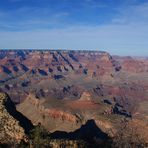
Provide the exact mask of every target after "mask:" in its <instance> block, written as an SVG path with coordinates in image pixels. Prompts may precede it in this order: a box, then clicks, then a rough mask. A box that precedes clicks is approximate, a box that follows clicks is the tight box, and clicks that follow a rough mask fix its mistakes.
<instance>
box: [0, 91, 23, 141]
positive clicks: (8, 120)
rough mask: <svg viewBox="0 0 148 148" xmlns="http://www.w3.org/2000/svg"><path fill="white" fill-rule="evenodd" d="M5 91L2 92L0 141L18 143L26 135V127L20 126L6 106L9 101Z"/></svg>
mask: <svg viewBox="0 0 148 148" xmlns="http://www.w3.org/2000/svg"><path fill="white" fill-rule="evenodd" d="M8 99H9V98H8V96H7V95H6V94H5V93H0V143H1V144H4V143H13V142H14V143H15V142H16V143H17V142H19V141H20V140H21V139H23V138H24V136H25V131H24V129H23V128H22V127H21V126H20V123H19V121H17V120H16V119H15V118H14V117H13V116H11V115H10V114H9V113H8V112H7V109H6V107H5V103H6V102H7V101H8Z"/></svg>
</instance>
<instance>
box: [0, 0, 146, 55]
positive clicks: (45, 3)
mask: <svg viewBox="0 0 148 148" xmlns="http://www.w3.org/2000/svg"><path fill="white" fill-rule="evenodd" d="M0 20H1V21H0V49H9V48H10V49H22V48H25V49H26V48H27V49H31V48H36V49H40V48H41V49H44V48H45V49H46V48H48V49H92V50H93V49H95V50H96V49H99V50H103V51H107V52H109V53H111V54H115V55H132V56H148V48H147V47H148V42H147V39H148V25H147V24H148V1H147V0H124V1H123V0H118V2H117V1H115V0H99V1H98V0H81V1H79V0H42V1H41V0H5V1H0Z"/></svg>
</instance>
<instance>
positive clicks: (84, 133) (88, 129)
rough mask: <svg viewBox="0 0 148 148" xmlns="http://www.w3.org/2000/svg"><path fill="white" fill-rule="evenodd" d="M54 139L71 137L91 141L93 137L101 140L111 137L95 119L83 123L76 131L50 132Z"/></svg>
mask: <svg viewBox="0 0 148 148" xmlns="http://www.w3.org/2000/svg"><path fill="white" fill-rule="evenodd" d="M50 136H51V138H52V139H71V140H77V139H81V140H86V141H89V140H90V139H91V140H92V139H93V138H96V139H100V140H107V139H108V138H109V137H108V135H107V134H106V133H104V132H103V131H101V129H99V128H98V126H97V125H96V123H95V121H94V120H88V121H87V122H86V124H84V125H82V126H81V127H80V128H79V129H77V130H75V131H74V132H70V133H66V132H61V131H56V132H54V133H52V134H50Z"/></svg>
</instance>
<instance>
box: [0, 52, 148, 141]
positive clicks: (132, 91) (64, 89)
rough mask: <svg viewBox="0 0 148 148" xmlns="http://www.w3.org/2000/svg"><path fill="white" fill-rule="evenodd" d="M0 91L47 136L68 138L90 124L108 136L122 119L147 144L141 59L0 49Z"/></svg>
mask: <svg viewBox="0 0 148 148" xmlns="http://www.w3.org/2000/svg"><path fill="white" fill-rule="evenodd" d="M0 92H1V93H5V94H7V95H8V96H9V97H10V99H11V101H12V102H13V104H14V105H15V107H16V110H17V112H19V113H21V114H22V115H23V116H25V117H26V118H28V120H29V121H30V122H31V123H32V124H33V125H34V126H35V125H38V123H40V124H41V125H43V126H44V127H45V128H46V129H47V130H48V131H49V132H50V133H56V131H60V132H69V133H71V132H74V131H77V130H78V129H80V128H81V127H82V126H83V125H87V123H88V121H90V120H93V121H94V122H95V124H96V126H97V127H98V128H99V129H100V130H101V131H102V132H103V133H106V134H107V135H108V136H109V137H114V135H115V133H116V132H117V131H118V129H120V128H121V123H122V122H123V121H124V120H125V119H126V120H127V121H128V123H129V125H130V126H131V127H135V126H136V127H137V129H140V128H141V127H143V128H142V129H143V133H142V136H143V138H144V139H145V141H147V142H148V135H147V133H146V131H147V128H148V126H147V125H148V59H147V58H136V57H120V56H113V55H110V54H109V53H107V52H103V51H91V50H90V51H87V50H77V51H75V50H0ZM30 122H29V123H30ZM31 123H30V126H31ZM20 128H21V127H20ZM22 128H23V127H22ZM20 130H21V133H22V134H21V136H22V135H24V132H25V131H23V130H22V129H20ZM137 131H138V134H141V133H140V130H137ZM53 135H54V134H53ZM16 137H17V136H16Z"/></svg>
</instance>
